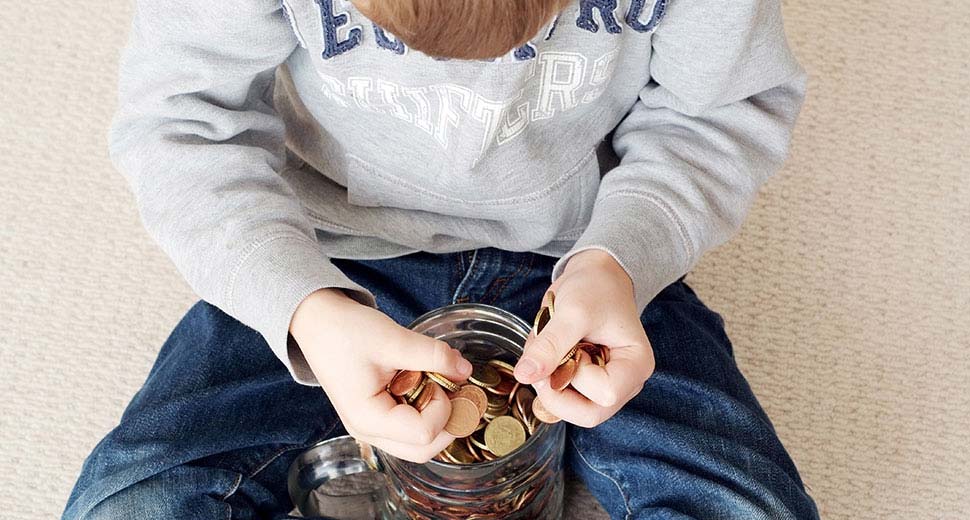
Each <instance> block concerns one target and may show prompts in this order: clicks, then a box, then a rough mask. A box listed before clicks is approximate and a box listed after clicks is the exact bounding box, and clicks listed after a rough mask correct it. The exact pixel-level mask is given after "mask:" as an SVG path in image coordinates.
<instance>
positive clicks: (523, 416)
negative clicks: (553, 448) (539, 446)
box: [387, 358, 539, 464]
mask: <svg viewBox="0 0 970 520" xmlns="http://www.w3.org/2000/svg"><path fill="white" fill-rule="evenodd" d="M472 367H473V369H472V374H471V376H469V377H468V382H467V383H466V384H458V383H455V382H454V381H451V380H449V379H448V378H446V377H444V376H442V375H441V374H438V373H435V372H417V371H410V370H402V371H399V372H398V373H397V374H396V375H395V376H394V379H392V380H391V382H390V383H389V384H388V386H387V391H388V392H390V394H391V395H392V396H394V398H395V399H397V401H398V402H399V403H406V404H409V405H411V406H414V407H415V408H416V409H418V411H420V410H423V409H424V408H425V407H426V406H427V405H428V403H429V402H430V401H431V396H432V395H433V393H434V386H440V387H441V388H442V389H443V390H444V391H445V392H446V393H447V395H448V398H449V399H450V401H451V415H450V416H449V417H448V422H447V423H446V424H445V431H447V432H448V433H450V434H452V435H454V436H455V437H456V439H455V441H454V442H452V443H451V445H449V446H448V447H447V448H445V449H444V451H442V452H441V453H439V454H438V455H437V456H436V457H435V458H436V459H437V460H438V461H441V462H449V463H452V464H475V463H479V462H486V461H491V460H495V459H497V458H499V457H504V456H505V455H508V454H509V453H512V452H513V451H515V450H516V449H518V448H519V446H522V445H523V444H525V441H526V439H528V438H529V436H531V435H532V434H534V433H535V430H536V428H538V427H539V421H538V419H537V418H536V417H535V415H534V414H533V411H532V402H533V400H534V399H535V393H534V392H533V391H532V389H530V388H528V387H525V386H521V385H520V384H519V383H518V381H516V380H515V377H513V375H512V371H513V367H512V365H510V364H509V363H507V362H505V361H502V360H501V359H497V358H496V359H490V360H488V361H487V362H485V363H473V364H472Z"/></svg>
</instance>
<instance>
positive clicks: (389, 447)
mask: <svg viewBox="0 0 970 520" xmlns="http://www.w3.org/2000/svg"><path fill="white" fill-rule="evenodd" d="M347 433H349V434H350V435H351V437H353V438H355V439H357V440H359V441H363V442H366V443H367V444H370V445H372V446H374V447H377V448H380V449H381V450H382V451H384V452H386V453H388V454H390V455H393V456H395V457H397V458H399V459H403V460H409V461H411V462H417V463H419V464H423V463H425V462H428V461H429V460H431V459H432V458H434V456H435V455H437V454H439V453H441V451H442V450H444V449H445V448H447V447H448V445H449V444H451V443H452V441H454V440H455V438H454V436H452V435H450V434H449V433H448V432H445V431H442V432H441V433H439V434H438V436H437V437H436V438H435V439H434V440H433V441H432V442H431V443H429V444H426V445H424V446H416V445H414V444H404V443H401V442H397V441H392V440H388V439H384V438H381V437H372V436H368V435H362V434H361V433H360V432H357V431H353V430H351V429H350V428H348V429H347Z"/></svg>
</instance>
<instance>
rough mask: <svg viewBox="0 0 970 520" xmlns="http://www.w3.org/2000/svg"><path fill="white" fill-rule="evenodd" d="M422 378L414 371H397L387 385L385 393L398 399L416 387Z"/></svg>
mask: <svg viewBox="0 0 970 520" xmlns="http://www.w3.org/2000/svg"><path fill="white" fill-rule="evenodd" d="M422 379H424V376H423V375H422V374H421V372H418V371H415V370H399V371H398V373H397V374H394V378H393V379H391V382H390V383H388V385H387V391H388V392H390V393H391V395H393V396H394V397H400V396H403V395H405V394H407V393H410V392H411V391H412V390H414V389H415V388H417V387H418V385H419V384H421V380H422Z"/></svg>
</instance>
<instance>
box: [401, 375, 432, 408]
mask: <svg viewBox="0 0 970 520" xmlns="http://www.w3.org/2000/svg"><path fill="white" fill-rule="evenodd" d="M427 386H428V378H426V377H424V378H421V382H420V383H418V386H417V387H415V388H414V390H411V391H410V392H408V393H406V394H404V401H405V402H407V403H408V404H414V401H415V400H417V398H418V395H420V394H421V391H422V390H424V389H425V388H426V387H427Z"/></svg>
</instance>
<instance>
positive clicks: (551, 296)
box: [542, 291, 556, 313]
mask: <svg viewBox="0 0 970 520" xmlns="http://www.w3.org/2000/svg"><path fill="white" fill-rule="evenodd" d="M542 306H543V307H549V312H550V313H552V312H555V310H556V293H554V292H552V291H546V294H543V295H542Z"/></svg>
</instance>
